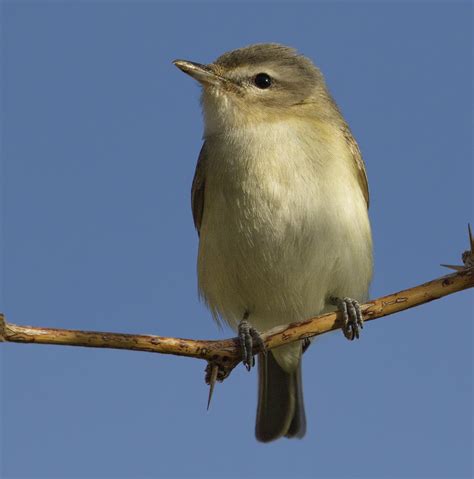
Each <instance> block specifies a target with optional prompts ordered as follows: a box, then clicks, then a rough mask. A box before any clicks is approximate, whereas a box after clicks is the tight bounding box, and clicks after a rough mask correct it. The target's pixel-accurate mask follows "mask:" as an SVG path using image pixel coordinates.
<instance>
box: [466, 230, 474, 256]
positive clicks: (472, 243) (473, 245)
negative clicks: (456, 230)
mask: <svg viewBox="0 0 474 479" xmlns="http://www.w3.org/2000/svg"><path fill="white" fill-rule="evenodd" d="M467 230H468V231H469V245H470V246H471V254H472V253H473V252H474V238H473V237H472V231H471V225H470V224H469V223H468V224H467Z"/></svg>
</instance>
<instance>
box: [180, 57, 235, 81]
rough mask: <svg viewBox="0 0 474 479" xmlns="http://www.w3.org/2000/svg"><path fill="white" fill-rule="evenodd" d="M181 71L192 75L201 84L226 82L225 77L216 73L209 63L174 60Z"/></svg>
mask: <svg viewBox="0 0 474 479" xmlns="http://www.w3.org/2000/svg"><path fill="white" fill-rule="evenodd" d="M173 63H174V64H175V65H176V66H177V67H178V68H179V69H180V70H181V71H183V72H184V73H187V74H188V75H190V76H192V77H193V78H194V79H195V80H197V81H198V82H199V83H201V84H204V85H205V84H208V85H220V84H222V83H224V82H226V79H225V78H224V77H221V76H219V75H217V73H215V72H214V71H213V70H212V68H211V67H210V66H209V65H202V64H201V63H195V62H188V61H187V60H175V61H174V62H173Z"/></svg>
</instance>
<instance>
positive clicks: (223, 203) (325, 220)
mask: <svg viewBox="0 0 474 479" xmlns="http://www.w3.org/2000/svg"><path fill="white" fill-rule="evenodd" d="M326 130H327V128H326ZM326 130H324V131H323V130H321V131H320V130H319V129H317V128H308V126H304V125H303V124H301V123H299V122H298V121H296V120H294V121H293V122H291V123H289V122H286V123H285V124H282V123H280V124H264V125H261V126H258V127H255V128H248V129H243V130H239V131H233V132H231V133H228V134H227V135H220V136H213V137H211V138H208V139H207V140H206V142H207V151H208V152H209V157H208V158H207V160H208V161H207V165H206V174H205V175H206V190H205V209H204V216H203V221H202V225H201V234H200V244H199V258H198V277H199V288H200V291H201V294H202V296H203V297H204V298H205V300H206V302H207V304H208V305H209V307H210V309H211V310H212V312H213V314H214V315H215V317H221V318H223V319H224V320H225V321H226V322H228V323H229V324H230V325H231V326H232V327H234V328H235V327H236V326H237V324H238V322H239V321H240V320H241V319H242V316H243V314H244V312H245V311H248V312H249V313H250V321H251V322H252V324H253V325H254V326H255V327H256V328H257V329H259V330H261V331H263V330H266V329H269V328H271V327H273V326H275V325H278V324H286V323H288V322H291V321H297V320H303V319H306V318H308V317H311V316H314V315H317V314H319V313H320V312H322V311H323V310H325V308H327V303H326V301H327V297H328V296H329V295H337V296H351V297H353V298H355V299H360V300H363V299H365V297H366V295H367V290H368V284H369V281H370V277H371V270H372V259H371V236H370V226H369V221H368V217H367V208H366V205H365V200H364V198H363V195H362V193H361V191H360V188H359V186H358V184H357V180H356V178H355V174H354V171H353V169H352V167H351V164H350V161H349V157H348V155H349V151H348V149H347V147H346V145H345V142H344V140H343V138H342V135H341V136H339V133H338V130H337V129H336V128H334V131H326ZM316 131H319V134H316ZM321 135H323V136H321Z"/></svg>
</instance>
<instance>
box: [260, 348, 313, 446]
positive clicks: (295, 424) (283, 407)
mask: <svg viewBox="0 0 474 479" xmlns="http://www.w3.org/2000/svg"><path fill="white" fill-rule="evenodd" d="M258 377H259V386H258V408H257V422H256V426H255V435H256V437H257V439H258V440H259V441H262V442H270V441H273V440H275V439H278V438H280V437H282V436H286V437H289V438H291V437H298V438H301V437H303V436H304V434H305V432H306V417H305V411H304V404H303V388H302V381H301V359H300V362H299V364H298V366H297V368H296V370H295V371H293V372H291V373H287V372H286V371H284V370H283V369H282V368H281V367H280V365H279V364H278V363H277V361H276V360H275V358H274V356H273V354H272V353H271V352H268V353H267V354H266V355H263V354H260V355H259V358H258Z"/></svg>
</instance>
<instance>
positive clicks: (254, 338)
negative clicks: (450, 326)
mask: <svg viewBox="0 0 474 479" xmlns="http://www.w3.org/2000/svg"><path fill="white" fill-rule="evenodd" d="M239 339H240V349H241V351H242V362H243V363H244V366H245V367H246V368H247V371H250V369H252V368H253V367H254V366H255V357H254V355H253V347H254V345H255V346H257V347H258V348H259V349H260V350H262V351H263V352H265V345H264V344H263V340H262V338H261V336H260V334H259V333H258V331H257V330H256V329H255V328H253V327H252V326H251V325H250V323H249V322H248V321H247V320H245V319H243V320H242V321H241V322H240V324H239Z"/></svg>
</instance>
